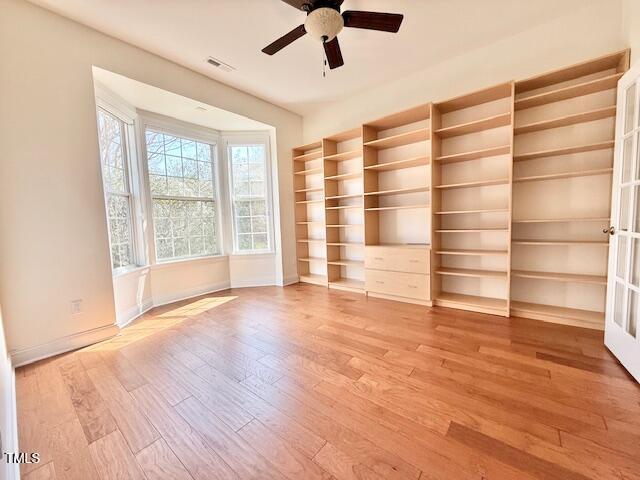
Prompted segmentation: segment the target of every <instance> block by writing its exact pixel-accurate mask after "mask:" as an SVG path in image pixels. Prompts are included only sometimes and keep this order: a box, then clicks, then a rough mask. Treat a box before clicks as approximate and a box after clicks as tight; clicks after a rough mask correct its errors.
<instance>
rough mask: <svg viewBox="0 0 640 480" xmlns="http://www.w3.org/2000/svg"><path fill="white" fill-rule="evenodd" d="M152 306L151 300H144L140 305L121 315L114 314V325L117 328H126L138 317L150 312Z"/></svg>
mask: <svg viewBox="0 0 640 480" xmlns="http://www.w3.org/2000/svg"><path fill="white" fill-rule="evenodd" d="M153 306H154V305H153V299H151V298H146V299H144V300H143V301H142V305H136V306H134V307H132V308H130V309H128V310H126V311H124V312H122V313H117V312H116V324H117V325H118V328H124V327H126V326H127V325H129V324H130V323H131V322H133V321H134V320H135V319H136V318H138V317H139V316H140V315H142V314H144V313H146V312H148V311H149V310H151V309H152V308H153Z"/></svg>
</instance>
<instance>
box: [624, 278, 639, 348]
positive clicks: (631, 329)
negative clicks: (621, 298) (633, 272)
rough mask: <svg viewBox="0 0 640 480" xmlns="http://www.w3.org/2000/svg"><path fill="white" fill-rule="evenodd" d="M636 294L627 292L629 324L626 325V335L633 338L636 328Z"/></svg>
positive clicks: (631, 291) (630, 291)
mask: <svg viewBox="0 0 640 480" xmlns="http://www.w3.org/2000/svg"><path fill="white" fill-rule="evenodd" d="M638 296H640V295H638V293H636V292H635V291H633V290H629V322H628V323H627V333H629V334H630V335H631V336H632V337H634V338H635V336H636V330H637V327H638Z"/></svg>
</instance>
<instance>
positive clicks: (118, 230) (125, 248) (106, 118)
mask: <svg viewBox="0 0 640 480" xmlns="http://www.w3.org/2000/svg"><path fill="white" fill-rule="evenodd" d="M98 134H99V144H100V163H101V165H102V181H103V183H104V191H105V197H106V204H107V220H108V226H109V241H110V245H111V263H112V265H113V268H114V270H115V269H118V268H122V267H127V266H129V265H132V264H134V263H135V261H134V256H133V235H132V230H131V193H130V190H129V172H128V163H127V150H126V147H125V133H124V122H122V120H120V119H119V118H117V117H115V116H114V115H112V114H110V113H108V112H107V111H105V110H103V109H98Z"/></svg>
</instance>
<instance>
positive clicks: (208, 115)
mask: <svg viewBox="0 0 640 480" xmlns="http://www.w3.org/2000/svg"><path fill="white" fill-rule="evenodd" d="M93 78H94V80H96V81H97V83H98V84H100V85H102V86H103V87H106V88H107V89H108V90H110V91H111V92H113V93H115V94H116V95H118V96H119V97H120V98H121V99H123V100H125V101H126V102H127V103H129V105H132V106H134V107H136V108H137V109H140V110H147V111H149V112H153V113H159V114H160V115H165V116H167V117H172V118H176V119H178V120H182V121H183V122H189V123H193V124H195V125H202V126H203V127H209V128H213V129H214V130H224V131H232V130H233V131H235V130H240V131H255V130H270V129H271V128H272V127H270V126H269V125H267V124H265V123H261V122H257V121H255V120H251V119H250V118H247V117H243V116H242V115H238V114H236V113H233V112H229V111H227V110H222V109H221V108H217V107H214V106H212V105H207V104H205V103H202V102H198V101H196V100H193V99H191V98H187V97H183V96H182V95H178V94H175V93H172V92H168V91H166V90H162V89H161V88H157V87H154V86H151V85H147V84H146V83H142V82H138V81H136V80H132V79H130V78H127V77H124V76H122V75H119V74H117V73H113V72H109V71H108V70H103V69H102V68H97V67H93Z"/></svg>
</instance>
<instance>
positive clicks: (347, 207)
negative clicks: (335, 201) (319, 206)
mask: <svg viewBox="0 0 640 480" xmlns="http://www.w3.org/2000/svg"><path fill="white" fill-rule="evenodd" d="M363 208H364V207H363V206H362V205H339V206H337V207H327V208H326V209H327V210H352V209H353V210H355V209H359V210H362V209H363Z"/></svg>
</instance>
